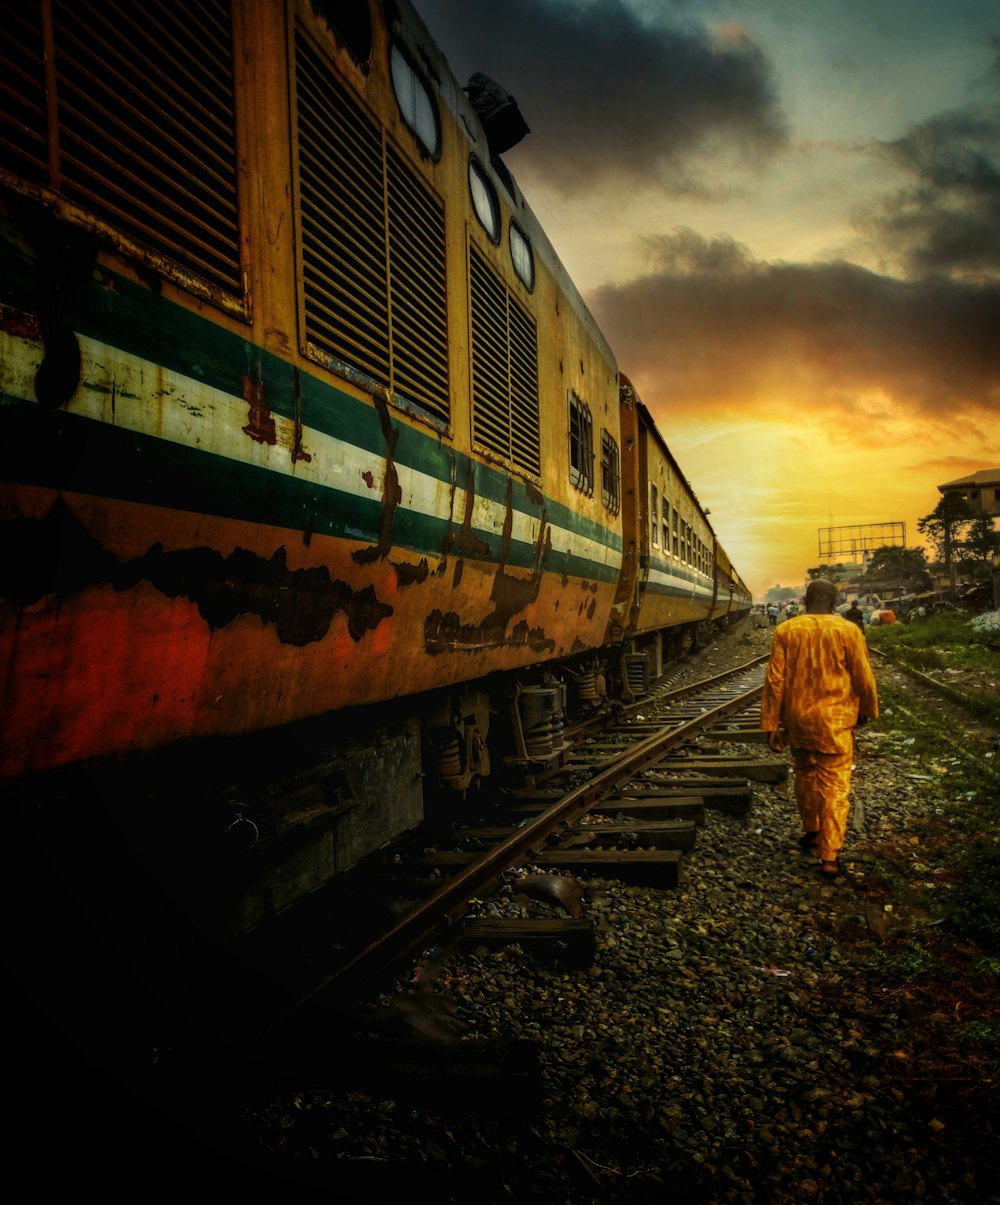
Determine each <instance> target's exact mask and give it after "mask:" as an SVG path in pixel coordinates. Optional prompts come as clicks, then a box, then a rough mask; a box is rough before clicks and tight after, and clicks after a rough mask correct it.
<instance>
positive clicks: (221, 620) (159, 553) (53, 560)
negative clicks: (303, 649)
mask: <svg viewBox="0 0 1000 1205" xmlns="http://www.w3.org/2000/svg"><path fill="white" fill-rule="evenodd" d="M0 538H2V540H3V546H4V548H5V549H6V550H7V556H6V557H5V559H4V561H3V563H2V564H0V595H3V596H4V597H6V598H8V599H10V600H11V601H12V602H13V603H14V605H15V606H17V607H19V608H21V609H22V610H27V609H29V608H30V607H31V606H32V605H33V604H35V603H37V602H38V601H39V600H40V599H44V598H46V597H55V598H57V599H65V598H69V597H71V596H73V595H77V594H82V593H84V592H85V591H86V590H87V589H88V588H89V587H92V586H98V585H103V584H107V585H110V586H112V587H113V588H114V589H115V590H121V591H124V590H131V589H134V588H135V587H136V586H137V585H138V584H139V583H140V582H142V581H145V582H148V583H149V584H150V585H151V586H152V587H153V588H154V589H156V590H158V591H159V592H160V593H161V594H163V595H164V596H165V597H167V598H177V597H184V598H188V599H190V600H191V602H192V603H194V604H195V606H197V608H198V612H199V614H200V615H201V617H202V618H203V619H204V621H205V623H206V624H207V625H208V627H209V628H210V629H212V630H213V631H215V630H218V629H221V628H225V627H227V626H228V625H229V624H231V623H233V622H234V621H235V620H236V619H237V618H238V617H239V616H240V615H257V616H259V617H260V619H261V621H262V622H263V623H267V624H273V625H274V627H275V630H276V633H277V637H278V639H279V640H280V641H281V643H282V644H290V645H305V644H311V643H314V642H316V641H318V640H322V639H323V638H324V637H325V636H326V635H327V633H328V632H329V630H330V626H331V624H332V623H333V620H334V619H335V618H336V616H337V615H343V616H344V617H345V618H346V620H347V630H348V632H349V634H350V636H351V638H352V639H353V640H355V641H359V640H361V639H362V637H363V636H364V635H365V633H366V632H370V631H374V630H375V628H377V627H378V625H379V624H380V623H381V622H382V621H383V620H384V619H387V618H388V617H389V616H390V615H391V614H392V613H393V608H392V607H391V606H389V605H388V604H387V603H384V602H382V601H381V600H380V599H379V598H378V597H377V596H376V594H375V591H374V588H373V587H371V586H367V587H365V588H364V589H362V590H354V589H352V588H351V587H350V586H349V585H348V584H347V583H346V582H343V581H340V580H337V579H331V578H330V574H329V571H328V570H327V569H326V567H325V566H320V567H318V568H314V569H294V570H293V569H289V568H288V565H287V556H286V552H285V549H284V547H281V548H277V549H276V550H275V551H274V553H273V554H272V555H271V557H270V558H265V557H262V556H258V555H257V554H256V553H253V552H249V551H248V550H247V549H245V548H236V549H234V550H233V551H232V552H231V553H230V554H229V555H228V556H223V555H222V553H220V552H217V551H216V550H215V549H214V548H206V547H195V548H185V549H178V550H175V551H173V552H164V550H163V545H162V544H159V543H157V544H153V545H152V546H151V547H150V548H149V550H148V551H147V552H146V553H144V554H143V555H142V556H141V557H136V558H135V559H133V560H131V561H125V562H119V561H118V559H117V557H115V556H114V554H113V553H110V552H108V551H107V549H105V548H102V547H101V545H100V544H98V542H97V541H96V540H95V539H94V538H93V537H92V536H91V534H90V533H89V532H88V531H87V529H86V527H85V526H84V525H83V524H82V523H81V522H80V520H79V519H78V518H77V516H76V515H75V514H74V513H73V511H72V510H71V509H70V507H69V506H67V505H66V503H65V502H63V501H61V500H60V501H58V502H56V503H55V504H54V505H53V506H52V508H51V510H50V511H49V512H48V514H47V515H46V516H45V517H44V518H43V519H11V520H8V521H7V522H4V523H0Z"/></svg>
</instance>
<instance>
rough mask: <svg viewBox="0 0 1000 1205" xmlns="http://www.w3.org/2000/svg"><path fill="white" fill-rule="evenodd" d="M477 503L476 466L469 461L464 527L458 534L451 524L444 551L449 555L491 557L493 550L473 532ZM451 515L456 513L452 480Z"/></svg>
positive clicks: (466, 478)
mask: <svg viewBox="0 0 1000 1205" xmlns="http://www.w3.org/2000/svg"><path fill="white" fill-rule="evenodd" d="M475 501H476V478H475V466H474V462H473V461H471V460H470V461H469V463H468V465H467V468H466V475H465V514H464V515H463V516H462V525H461V527H460V528H459V529H458V531H457V532H456V531H455V530H454V528H453V526H452V524H451V522H449V524H448V532H447V535H446V536H445V540H444V548H443V551H444V553H445V554H446V555H447V553H449V552H457V553H459V554H460V555H462V556H471V557H487V556H489V555H490V552H491V549H490V546H489V544H487V542H486V541H485V540H480V539H479V537H478V536H476V535H475V534H474V533H473V530H472V512H473V510H474V508H475ZM450 510H451V515H454V513H455V482H454V479H452V485H451V507H450Z"/></svg>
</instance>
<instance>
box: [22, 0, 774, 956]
mask: <svg viewBox="0 0 1000 1205" xmlns="http://www.w3.org/2000/svg"><path fill="white" fill-rule="evenodd" d="M0 9H2V10H3V23H4V29H5V41H4V45H3V47H2V48H0V60H2V61H3V75H4V79H5V84H4V107H3V111H2V112H0V230H2V237H0V257H2V260H3V266H2V277H0V290H2V292H0V460H2V474H0V476H2V484H0V532H2V536H3V549H4V554H3V561H2V565H0V741H2V748H0V783H2V785H3V787H4V789H5V790H6V791H10V792H12V793H14V794H15V795H16V796H17V797H18V798H19V799H27V800H30V804H28V805H27V806H28V807H29V810H31V812H32V815H33V818H34V820H36V821H38V822H39V823H40V824H41V829H40V831H41V832H42V833H43V834H44V835H43V837H42V840H43V843H44V842H45V841H47V840H49V839H50V837H51V834H52V832H54V831H56V830H60V829H61V828H62V827H63V826H64V824H65V823H66V818H67V816H68V815H69V814H70V813H71V814H72V815H73V816H74V818H75V819H74V826H73V831H74V833H75V834H76V837H79V838H81V839H83V837H84V833H83V830H84V828H86V829H87V840H89V841H90V843H91V845H95V844H98V843H99V844H100V845H101V846H102V847H105V846H107V847H110V846H111V845H112V844H113V842H111V840H110V837H111V835H112V834H113V833H116V832H119V831H120V830H122V829H126V830H128V831H129V832H130V833H142V834H143V836H142V838H141V839H139V840H137V841H136V845H141V846H142V847H143V848H146V849H148V848H149V847H150V846H151V845H155V844H158V842H156V841H150V840H149V835H150V833H151V832H156V831H158V830H159V829H160V828H161V827H162V826H163V817H164V816H165V815H166V814H168V813H169V815H170V816H171V824H170V827H171V829H172V830H174V831H175V832H176V834H177V835H176V836H174V837H173V838H172V842H171V843H169V848H170V854H169V857H166V858H165V859H164V861H165V862H166V863H168V864H169V865H170V866H171V867H172V868H174V869H178V870H179V877H184V875H185V874H186V871H185V870H183V869H182V868H184V867H186V866H187V865H188V863H189V862H190V861H191V858H190V855H191V852H192V850H195V849H197V851H198V852H197V856H196V858H195V862H197V864H198V868H199V870H198V873H192V876H191V881H192V882H194V881H196V880H198V877H199V874H200V875H201V878H202V879H203V880H204V881H205V882H213V883H217V882H218V881H220V880H222V879H225V880H226V882H227V883H228V884H229V886H230V887H231V888H232V890H231V891H230V892H229V893H228V896H227V899H226V902H225V904H224V905H220V918H219V924H220V926H221V927H222V928H223V929H225V930H227V931H231V932H241V931H245V930H246V929H247V928H249V927H252V926H253V925H254V924H256V923H257V921H259V920H260V919H261V918H262V917H265V916H267V915H270V914H272V913H274V912H276V911H279V910H281V909H282V908H284V907H286V906H287V905H289V904H290V903H293V902H294V901H295V900H296V899H297V898H299V897H300V896H301V895H303V894H304V893H307V892H309V891H312V890H314V889H315V888H316V887H317V886H318V885H320V884H322V883H323V882H324V881H326V880H328V879H329V878H331V877H333V876H336V875H337V874H338V873H340V872H342V871H344V870H346V869H349V868H350V867H352V866H354V865H355V864H357V863H358V862H359V861H361V860H362V859H364V858H366V857H367V856H368V855H369V854H371V853H372V852H373V851H375V850H377V849H379V848H381V847H383V846H384V845H385V844H386V843H387V842H389V841H390V840H391V839H392V838H394V837H395V836H397V835H398V834H400V833H401V832H404V831H406V830H407V829H409V828H411V827H413V826H414V825H415V824H416V823H417V821H418V820H419V818H420V815H421V811H422V808H423V806H424V795H425V792H427V791H428V790H431V789H433V790H440V789H445V790H447V791H450V792H451V793H452V794H453V795H454V794H457V795H458V796H461V793H462V792H463V791H467V790H468V789H470V788H472V787H474V786H475V784H476V782H477V781H479V780H482V779H483V778H484V777H485V776H487V775H488V774H490V773H493V774H496V773H498V772H499V771H501V770H503V769H505V768H508V767H509V768H511V769H516V768H517V767H523V766H535V767H538V766H544V765H546V764H548V763H550V762H552V761H553V760H558V759H559V757H560V756H561V749H562V741H561V736H560V730H561V726H562V724H563V723H564V721H565V717H566V716H567V714H571V713H572V712H573V711H574V710H577V709H579V708H593V707H597V706H600V705H601V704H602V702H603V701H604V700H606V699H607V698H608V697H610V696H622V695H625V696H628V695H630V694H631V695H634V694H635V693H636V692H637V691H638V690H640V689H641V688H642V683H643V680H644V678H645V676H647V675H648V674H649V673H650V672H655V671H656V670H657V669H658V668H659V667H660V665H662V662H663V660H664V659H669V658H670V657H672V656H675V655H677V654H678V652H679V651H680V650H681V648H682V647H684V646H685V645H688V644H690V643H691V642H692V641H694V640H699V639H703V638H704V637H705V636H706V635H707V634H708V633H709V631H710V629H711V627H712V626H714V625H718V624H721V623H724V622H726V621H727V620H729V619H731V618H732V617H733V616H736V615H739V614H741V613H743V612H745V611H746V610H747V609H748V608H749V606H750V601H751V600H750V596H749V593H748V591H747V589H746V587H745V586H744V584H743V582H742V581H741V579H740V577H739V575H738V574H737V572H736V570H735V569H734V568H733V566H732V564H731V563H730V561H729V559H728V557H727V556H726V554H725V552H724V551H723V549H722V548H721V547H720V545H719V543H718V540H717V539H716V537H715V534H714V532H713V530H712V527H711V525H710V524H709V521H708V519H707V517H706V513H705V511H704V510H703V509H702V507H701V506H700V505H699V503H698V500H697V499H696V497H695V496H694V494H693V492H692V490H691V489H690V487H689V485H688V484H687V482H686V480H685V478H684V476H683V474H682V473H681V471H680V469H679V467H678V465H677V464H676V462H675V461H674V459H673V457H672V456H671V454H670V452H669V449H668V446H667V444H666V442H665V441H664V439H663V437H662V435H661V434H660V432H659V431H658V430H657V428H656V425H655V423H654V422H653V420H652V418H651V416H650V414H649V412H648V411H647V410H646V408H645V407H644V406H643V404H642V403H641V401H640V400H639V398H638V397H637V395H636V392H635V390H634V389H633V388H632V386H631V385H630V384H629V382H628V381H627V379H626V378H625V377H624V376H622V375H621V374H620V373H619V371H618V367H617V365H616V362H615V359H614V357H613V355H612V353H611V350H610V349H609V347H608V345H607V343H606V341H605V339H604V337H603V336H602V334H601V332H600V330H599V329H598V328H597V326H596V324H595V322H594V321H593V319H592V317H591V316H590V314H589V313H588V311H587V309H586V307H585V306H584V304H583V302H582V300H581V298H580V296H579V295H578V292H577V290H576V289H575V288H574V286H573V284H572V282H571V281H570V279H569V278H568V276H567V274H566V272H565V270H564V269H563V267H562V266H561V265H560V263H559V260H558V258H557V257H556V255H555V253H554V251H553V249H552V247H551V245H550V243H549V241H548V239H547V238H546V235H545V232H544V231H543V230H542V229H541V228H540V226H539V224H538V222H537V221H536V219H535V217H534V216H533V214H532V212H531V210H530V208H529V206H528V204H527V203H526V201H525V200H524V198H523V196H522V195H521V192H520V190H519V189H518V187H517V184H516V181H515V180H514V179H513V178H512V177H511V175H510V173H509V172H508V170H507V169H506V167H505V166H504V164H503V161H502V158H501V155H502V153H503V150H505V149H507V147H508V146H509V145H510V139H511V138H513V137H516V136H517V135H516V133H514V134H512V133H511V127H512V124H513V125H514V126H516V124H517V121H518V120H519V118H518V115H517V114H516V110H512V108H511V106H510V104H509V102H505V103H504V104H503V105H500V106H499V107H497V106H496V105H495V104H493V103H492V102H493V101H494V100H495V95H496V90H495V88H494V87H493V86H492V85H491V83H490V81H483V80H479V81H478V84H477V86H476V87H473V84H472V82H470V85H469V86H467V87H466V88H463V87H461V86H459V84H458V83H457V82H456V80H455V79H454V77H453V75H452V73H451V71H450V70H449V68H448V65H447V63H446V62H445V60H444V58H443V57H442V55H441V53H440V51H439V49H438V48H437V47H436V45H435V43H434V42H433V40H432V38H431V37H430V36H429V34H428V32H427V30H426V29H425V27H424V25H423V23H422V22H421V20H420V18H419V16H418V14H417V13H416V12H415V11H414V10H413V9H412V8H411V7H410V5H409V4H408V3H406V2H405V0H381V2H380V0H338V2H336V3H333V2H331V0H326V2H324V0H172V3H170V4H166V3H162V2H161V0H152V2H151V3H149V4H145V5H142V6H139V7H134V6H132V7H130V6H120V5H114V4H112V5H107V4H98V3H96V0H95V2H93V3H90V2H87V0H74V2H73V3H69V2H68V0H26V2H24V3H19V4H16V5H14V4H10V3H7V2H6V0H4V2H2V3H0ZM474 78H475V77H474ZM477 87H478V88H479V93H477ZM480 93H485V97H486V100H485V102H484V101H483V97H482V95H480ZM491 105H492V107H491ZM290 776H291V777H292V778H294V780H295V781H294V783H293V785H292V786H291V787H289V785H288V781H287V780H288V778H289V777H290ZM83 800H89V801H90V802H89V803H87V804H86V805H85V804H84V803H83V802H82V801H83ZM97 808H100V809H103V811H104V817H103V820H102V822H101V823H100V824H99V825H98V824H97V823H96V822H95V821H94V820H93V815H92V809H97ZM81 810H83V811H86V812H87V813H88V817H89V818H88V820H87V823H86V825H84V824H83V823H82V822H81V821H80V819H79V816H80V814H81ZM95 833H99V834H100V837H99V839H98V837H96V836H95V835H94V834H95ZM234 845H236V846H238V847H239V848H238V849H236V850H235V852H234ZM220 867H224V868H226V870H225V873H223V871H222V870H221V869H220ZM234 867H237V869H234ZM234 885H235V886H234Z"/></svg>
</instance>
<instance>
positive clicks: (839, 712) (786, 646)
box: [760, 615, 878, 753]
mask: <svg viewBox="0 0 1000 1205" xmlns="http://www.w3.org/2000/svg"><path fill="white" fill-rule="evenodd" d="M859 715H860V716H861V717H862V718H864V719H868V720H873V719H875V718H876V717H877V716H878V693H877V691H876V687H875V675H874V674H873V673H872V668H871V663H870V661H869V658H868V646H867V644H865V638H864V636H863V635H862V633H861V632H860V631H859V629H858V628H857V627H855V625H854V624H853V623H850V622H848V620H846V619H844V618H842V617H841V616H840V615H797V616H796V617H795V618H794V619H788V620H786V621H785V622H784V623H783V624H781V625H780V626H779V627H777V628H776V629H775V632H774V642H773V644H772V646H771V660H770V662H769V663H768V667H767V677H766V678H765V680H764V692H763V694H762V696H761V701H760V726H761V728H762V729H763V730H764V731H765V732H776V731H777V730H778V728H779V727H784V728H785V729H786V731H787V732H788V743H789V745H790V746H791V748H793V749H812V750H815V751H816V752H818V753H850V752H851V750H852V748H853V744H854V728H855V726H856V724H857V722H858V716H859Z"/></svg>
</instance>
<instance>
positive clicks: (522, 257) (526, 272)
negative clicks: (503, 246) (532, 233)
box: [510, 222, 535, 289]
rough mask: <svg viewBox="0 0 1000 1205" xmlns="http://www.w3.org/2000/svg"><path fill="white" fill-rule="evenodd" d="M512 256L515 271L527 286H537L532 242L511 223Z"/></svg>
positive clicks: (531, 287)
mask: <svg viewBox="0 0 1000 1205" xmlns="http://www.w3.org/2000/svg"><path fill="white" fill-rule="evenodd" d="M510 258H511V259H512V260H513V262H514V271H515V272H516V273H517V274H518V276H519V277H520V278H521V282H522V283H523V284H524V285H525V287H526V288H529V289H533V288H534V287H535V260H534V257H533V256H532V254H531V244H530V243H529V242H528V240H527V239H526V238H525V237H524V235H523V234H522V233H521V231H520V230H519V229H518V228H517V226H515V225H514V223H513V222H511V224H510Z"/></svg>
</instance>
